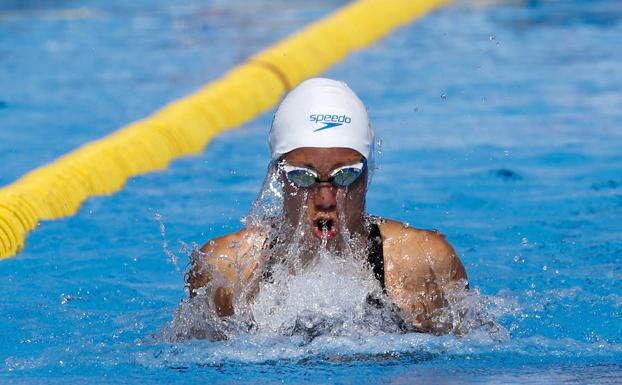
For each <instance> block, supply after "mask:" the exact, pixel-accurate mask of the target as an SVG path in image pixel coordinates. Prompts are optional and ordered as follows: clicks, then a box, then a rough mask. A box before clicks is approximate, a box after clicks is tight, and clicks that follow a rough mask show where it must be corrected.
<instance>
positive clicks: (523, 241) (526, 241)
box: [521, 237, 529, 246]
mask: <svg viewBox="0 0 622 385" xmlns="http://www.w3.org/2000/svg"><path fill="white" fill-rule="evenodd" d="M521 243H522V244H523V246H527V245H529V239H527V237H523V239H521Z"/></svg>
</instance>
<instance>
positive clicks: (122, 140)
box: [0, 0, 447, 258]
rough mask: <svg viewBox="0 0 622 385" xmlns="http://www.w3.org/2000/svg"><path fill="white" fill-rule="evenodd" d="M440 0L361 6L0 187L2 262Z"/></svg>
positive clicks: (376, 0) (385, 0)
mask: <svg viewBox="0 0 622 385" xmlns="http://www.w3.org/2000/svg"><path fill="white" fill-rule="evenodd" d="M445 2H447V0H359V1H356V2H353V3H351V4H348V5H346V6H344V7H343V8H340V9H338V10H337V11H335V12H334V13H332V14H330V15H329V16H327V17H325V18H323V19H321V20H319V21H316V22H314V23H312V24H310V25H309V26H307V27H305V28H304V29H302V30H301V31H299V32H297V33H295V34H293V35H292V36H290V37H288V38H286V39H284V40H282V41H280V42H277V43H276V44H274V45H273V46H271V47H268V48H267V49H265V50H263V51H261V52H259V53H257V54H256V55H254V56H252V57H251V58H249V59H248V60H247V61H245V62H244V63H242V64H240V65H239V66H237V67H235V68H233V69H231V70H230V71H229V72H227V73H226V74H224V75H223V76H222V77H221V78H220V79H218V80H216V81H214V82H212V83H210V84H208V85H206V86H204V87H203V88H201V89H200V90H198V91H197V92H195V93H194V94H191V95H189V96H187V97H185V98H182V99H180V100H178V101H175V102H173V103H171V104H169V105H167V106H165V107H164V108H162V109H161V110H159V111H157V112H156V113H154V114H153V115H151V116H149V117H148V118H146V119H144V120H140V121H138V122H135V123H132V124H129V125H127V126H125V127H123V128H121V129H119V130H117V131H115V132H113V133H111V134H110V135H107V136H105V137H104V138H102V139H99V140H95V141H93V142H90V143H87V144H85V145H83V146H82V147H80V148H78V149H76V150H74V151H72V152H70V153H68V154H65V155H63V156H61V157H60V158H58V159H56V160H55V161H53V162H51V163H49V164H47V165H44V166H42V167H39V168H37V169H35V170H33V171H31V172H29V173H27V174H25V175H24V176H22V177H21V178H20V179H18V180H17V181H15V182H14V183H12V184H10V185H8V186H5V187H3V188H1V189H0V258H6V257H10V256H13V255H15V254H16V253H18V252H19V251H20V250H21V249H22V248H23V247H24V242H25V239H26V236H27V234H28V232H29V231H30V230H32V229H34V228H35V227H36V226H37V224H38V223H39V222H40V221H41V220H50V219H55V218H61V217H65V216H68V215H72V214H75V213H76V212H77V210H78V209H79V208H80V206H81V205H82V202H84V201H85V200H86V199H87V198H88V197H91V196H95V195H105V194H112V193H113V192H116V191H118V190H120V189H121V188H122V187H123V185H124V184H125V182H126V181H127V179H128V178H130V177H132V176H135V175H139V174H143V173H147V172H150V171H155V170H161V169H164V168H166V167H167V166H168V164H169V163H170V162H171V161H172V160H173V159H175V158H178V157H181V156H184V155H189V154H196V153H200V152H202V151H203V149H204V148H205V146H206V145H207V143H208V142H209V141H210V140H211V138H212V137H213V136H214V135H216V134H217V133H219V132H221V131H223V130H226V129H231V128H234V127H237V126H239V125H241V124H242V123H244V122H247V121H249V120H251V119H253V118H254V117H256V116H257V115H259V114H260V113H262V112H265V111H267V110H269V109H270V108H272V107H274V106H275V105H276V104H277V103H278V101H279V100H280V98H281V97H282V95H283V94H284V93H285V92H286V91H287V90H289V89H291V88H292V87H293V86H295V85H297V84H298V83H300V82H301V81H302V80H304V79H306V78H308V77H311V76H315V75H317V74H320V73H321V72H323V71H325V70H326V69H327V68H329V67H330V66H331V65H333V64H335V63H337V62H339V61H340V60H341V59H343V58H344V57H345V56H346V55H347V54H348V53H350V52H352V51H354V50H358V49H362V48H364V47H367V46H369V45H370V44H371V43H373V42H374V41H376V40H378V39H379V38H380V37H382V36H384V35H386V34H388V33H389V32H390V31H391V30H393V29H395V28H397V27H399V26H402V25H404V24H407V23H409V22H411V21H412V20H414V19H416V18H417V17H420V16H422V15H424V14H425V13H427V12H428V11H430V10H432V9H434V8H435V7H438V6H440V5H441V4H443V3H445Z"/></svg>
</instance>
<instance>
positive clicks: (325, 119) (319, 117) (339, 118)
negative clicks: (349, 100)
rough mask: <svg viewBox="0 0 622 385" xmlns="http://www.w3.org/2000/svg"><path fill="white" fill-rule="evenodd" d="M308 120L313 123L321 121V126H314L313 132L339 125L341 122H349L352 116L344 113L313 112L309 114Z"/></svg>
mask: <svg viewBox="0 0 622 385" xmlns="http://www.w3.org/2000/svg"><path fill="white" fill-rule="evenodd" d="M309 120H310V121H312V122H313V123H321V124H323V126H322V127H320V128H316V129H315V130H313V132H317V131H322V130H325V129H327V128H332V127H337V126H341V125H342V124H344V123H346V124H348V123H351V122H352V118H351V117H349V116H346V115H328V114H313V115H309Z"/></svg>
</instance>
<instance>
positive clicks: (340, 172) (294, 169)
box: [279, 158, 367, 188]
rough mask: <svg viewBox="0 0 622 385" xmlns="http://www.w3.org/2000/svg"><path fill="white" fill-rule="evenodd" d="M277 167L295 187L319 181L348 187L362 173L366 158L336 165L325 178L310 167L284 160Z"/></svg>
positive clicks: (309, 185) (306, 185)
mask: <svg viewBox="0 0 622 385" xmlns="http://www.w3.org/2000/svg"><path fill="white" fill-rule="evenodd" d="M279 167H280V168H281V169H282V170H283V171H284V172H285V176H286V177H287V180H289V181H290V182H291V183H292V184H293V185H294V186H297V187H302V188H308V187H311V186H313V185H315V184H316V183H321V182H330V183H332V184H333V186H336V187H348V186H350V185H351V184H352V183H354V182H356V180H357V179H358V178H359V177H360V176H361V174H363V172H364V171H365V168H366V167H367V160H366V159H365V158H363V159H362V160H360V161H358V162H356V163H354V164H349V165H345V166H341V167H338V168H336V169H334V170H333V171H331V173H330V174H329V175H328V179H326V180H321V179H320V178H319V176H318V174H317V172H315V171H314V170H312V169H310V168H307V167H301V166H294V165H293V164H289V163H287V161H285V160H283V161H281V163H280V164H279Z"/></svg>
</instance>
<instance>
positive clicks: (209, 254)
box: [201, 227, 265, 282]
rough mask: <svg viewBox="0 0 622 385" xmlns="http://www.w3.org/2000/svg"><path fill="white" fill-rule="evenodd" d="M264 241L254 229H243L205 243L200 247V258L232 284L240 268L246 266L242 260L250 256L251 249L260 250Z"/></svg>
mask: <svg viewBox="0 0 622 385" xmlns="http://www.w3.org/2000/svg"><path fill="white" fill-rule="evenodd" d="M264 240H265V237H263V236H262V234H260V233H259V232H258V231H257V230H256V229H253V228H248V227H244V228H242V229H241V230H238V231H236V232H233V233H230V234H225V235H222V236H219V237H216V238H213V239H210V240H209V241H207V242H206V243H205V244H204V245H203V246H202V247H201V256H202V258H203V259H204V260H205V261H206V262H208V263H209V264H211V265H213V266H215V267H216V268H218V270H219V271H220V272H221V273H222V274H223V275H224V277H225V278H227V279H228V280H229V281H232V282H234V281H237V280H238V279H239V277H238V275H239V268H240V266H242V265H246V263H244V262H245V261H244V258H246V257H247V256H248V255H250V254H251V251H252V250H253V248H261V247H262V245H263V242H264ZM245 267H246V266H245Z"/></svg>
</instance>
